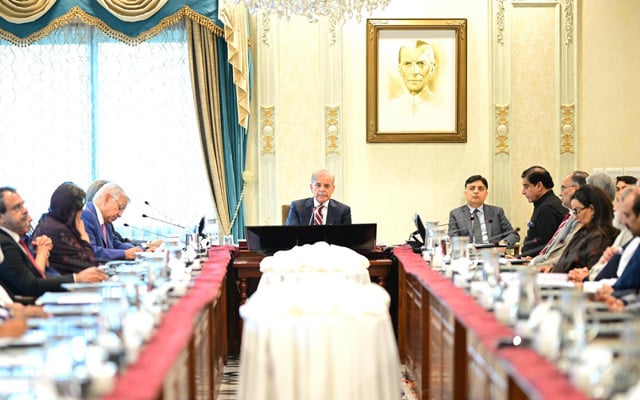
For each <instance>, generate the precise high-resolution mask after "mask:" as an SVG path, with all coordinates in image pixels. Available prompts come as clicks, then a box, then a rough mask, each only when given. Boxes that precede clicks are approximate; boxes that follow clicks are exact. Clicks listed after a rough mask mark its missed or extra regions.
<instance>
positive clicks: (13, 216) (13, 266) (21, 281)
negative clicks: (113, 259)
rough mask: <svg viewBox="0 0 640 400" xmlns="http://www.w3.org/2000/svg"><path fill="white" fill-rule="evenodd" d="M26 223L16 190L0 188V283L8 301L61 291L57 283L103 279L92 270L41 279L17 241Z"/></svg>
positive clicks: (20, 241)
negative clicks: (1, 256) (2, 258)
mask: <svg viewBox="0 0 640 400" xmlns="http://www.w3.org/2000/svg"><path fill="white" fill-rule="evenodd" d="M30 221H31V217H30V216H29V210H27V208H26V207H25V206H24V201H23V200H22V197H21V196H20V195H19V194H18V193H17V192H16V190H15V189H13V188H10V187H2V188H0V248H2V253H3V254H4V260H3V261H2V263H0V283H1V284H2V286H3V287H4V288H5V289H6V291H7V293H8V294H9V295H10V296H11V298H12V299H15V296H18V295H19V296H29V297H37V296H40V295H41V294H43V293H44V292H47V291H52V292H59V291H64V289H63V288H62V287H61V286H60V284H61V283H71V282H100V281H102V280H105V279H106V278H107V276H106V275H105V274H104V273H103V272H102V271H100V270H99V269H97V268H96V267H89V268H86V269H84V270H83V271H81V272H78V273H75V274H66V275H61V276H56V277H49V278H43V277H42V275H41V274H40V272H39V271H38V269H36V266H35V265H34V259H33V256H32V255H31V254H30V253H27V251H28V249H27V247H26V244H23V243H24V241H22V240H21V237H22V236H24V235H25V234H26V233H27V232H28V231H29V229H30V227H31V226H30V223H29V222H30ZM36 251H37V250H36Z"/></svg>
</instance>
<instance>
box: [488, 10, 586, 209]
mask: <svg viewBox="0 0 640 400" xmlns="http://www.w3.org/2000/svg"><path fill="white" fill-rule="evenodd" d="M578 3H579V2H577V1H575V0H491V2H490V4H491V9H490V12H489V18H490V24H491V40H490V43H491V58H490V62H491V76H492V81H491V90H492V98H491V104H493V105H494V113H495V114H494V121H493V131H494V132H495V133H494V135H495V136H494V141H495V143H494V154H493V171H492V175H493V180H494V181H495V184H493V186H492V187H494V188H495V189H494V190H493V191H492V199H493V201H495V202H496V203H497V204H501V205H503V206H504V208H505V211H506V212H507V213H508V214H509V215H510V216H515V217H516V218H518V219H521V220H523V219H525V218H526V216H527V215H528V214H529V212H530V210H528V209H526V208H525V207H524V206H522V207H520V206H517V205H513V204H517V203H516V202H514V196H515V195H514V193H517V191H515V192H514V191H513V190H512V189H511V186H512V182H513V178H514V176H518V174H519V173H520V171H521V168H522V167H523V166H522V165H520V163H521V162H522V161H520V157H521V156H524V155H526V154H527V153H526V151H524V149H523V148H522V145H523V144H524V143H530V144H531V151H534V152H539V154H541V155H544V157H543V158H544V160H541V161H540V162H546V163H547V165H545V166H546V167H547V168H549V169H550V170H551V171H552V173H553V174H554V175H558V176H564V175H565V174H567V173H569V172H571V171H572V170H574V169H576V167H577V155H576V146H577V145H576V143H577V138H578V132H577V124H576V119H577V117H576V110H577V99H578V96H577V73H576V71H577V60H578V55H577V51H578V48H577V46H576V43H577V41H578V36H577V35H578V33H579V32H577V29H576V20H577V18H576V17H575V16H576V15H578ZM538 23H541V24H542V26H538V25H536V24H538ZM536 29H538V30H539V33H540V35H538V36H537V37H535V38H532V40H530V41H527V37H526V36H523V32H529V33H532V32H536ZM525 43H527V44H528V46H529V48H524V47H520V46H523V45H525ZM514 49H522V53H520V54H515V53H514V54H512V53H511V52H512V51H514ZM536 53H539V54H542V53H544V54H545V55H546V59H545V60H544V61H543V60H541V67H544V68H545V75H540V78H541V79H540V80H544V81H545V82H544V84H545V86H544V91H543V92H544V94H540V95H536V94H535V93H540V91H539V90H537V89H539V88H536V87H534V86H535V85H536V84H538V85H539V84H540V82H539V81H537V80H536V79H535V76H532V75H530V74H536V73H538V74H540V68H530V69H528V68H526V67H524V68H523V66H522V65H521V64H520V62H522V61H521V60H519V58H523V57H526V59H527V60H528V62H529V61H530V60H531V59H532V57H533V55H535V54H536ZM549 56H551V58H549ZM516 57H518V58H516ZM549 74H552V75H549ZM532 96H533V97H532ZM536 96H537V97H536ZM550 102H552V103H550ZM529 106H531V107H532V110H531V112H533V113H537V115H536V118H538V121H540V122H541V126H540V127H534V126H533V125H532V123H531V122H532V121H531V115H532V114H531V113H530V112H527V107H529ZM532 137H536V138H537V140H535V141H533V142H532V141H531V138H532Z"/></svg>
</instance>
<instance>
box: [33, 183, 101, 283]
mask: <svg viewBox="0 0 640 400" xmlns="http://www.w3.org/2000/svg"><path fill="white" fill-rule="evenodd" d="M85 196H86V194H85V192H84V190H82V189H81V188H79V187H78V186H76V185H75V184H73V183H70V182H65V183H63V184H62V185H60V186H58V188H57V189H56V190H55V191H54V192H53V195H51V202H50V204H49V212H48V213H46V214H44V215H43V216H42V218H40V222H38V226H37V227H36V229H35V231H34V232H33V235H32V237H33V238H37V237H39V236H41V235H46V236H48V237H50V238H51V240H52V242H53V248H52V249H51V252H50V254H49V266H50V267H51V268H53V269H54V270H56V271H58V272H59V273H61V274H67V273H74V272H78V271H81V270H83V269H85V268H87V267H90V266H92V265H95V254H94V253H93V249H92V247H91V244H90V243H89V236H88V235H87V232H86V231H85V229H84V223H83V222H82V219H81V218H80V216H81V215H82V209H83V208H84V201H85Z"/></svg>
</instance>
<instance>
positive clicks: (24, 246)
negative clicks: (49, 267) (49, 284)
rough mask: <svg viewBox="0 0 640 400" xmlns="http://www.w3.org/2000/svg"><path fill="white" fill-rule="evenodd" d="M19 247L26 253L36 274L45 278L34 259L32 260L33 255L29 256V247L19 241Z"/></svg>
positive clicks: (22, 241)
mask: <svg viewBox="0 0 640 400" xmlns="http://www.w3.org/2000/svg"><path fill="white" fill-rule="evenodd" d="M19 243H20V246H22V248H23V249H24V252H25V253H27V257H28V258H29V261H31V264H32V265H33V267H34V268H35V269H36V271H38V273H39V274H40V276H41V277H43V278H44V277H45V275H44V272H42V271H40V269H39V268H38V264H36V259H35V258H33V255H32V254H31V251H30V250H29V246H27V243H26V242H25V241H24V240H22V239H20V242H19Z"/></svg>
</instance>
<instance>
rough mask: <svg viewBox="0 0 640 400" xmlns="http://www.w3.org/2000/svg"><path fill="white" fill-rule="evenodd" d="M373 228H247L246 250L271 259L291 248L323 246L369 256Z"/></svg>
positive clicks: (320, 226)
mask: <svg viewBox="0 0 640 400" xmlns="http://www.w3.org/2000/svg"><path fill="white" fill-rule="evenodd" d="M376 228H377V225H376V224H351V225H304V226H286V225H285V226H280V225H268V226H266V225H265V226H247V227H246V228H245V230H246V238H247V245H248V247H249V250H251V251H254V252H256V253H260V254H265V255H272V254H273V253H275V252H276V251H278V250H289V249H291V248H293V247H294V246H298V245H303V244H313V243H315V242H327V243H329V244H335V245H338V246H344V247H348V248H350V249H353V250H355V251H358V252H360V253H366V252H371V251H372V250H374V249H375V246H376Z"/></svg>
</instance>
